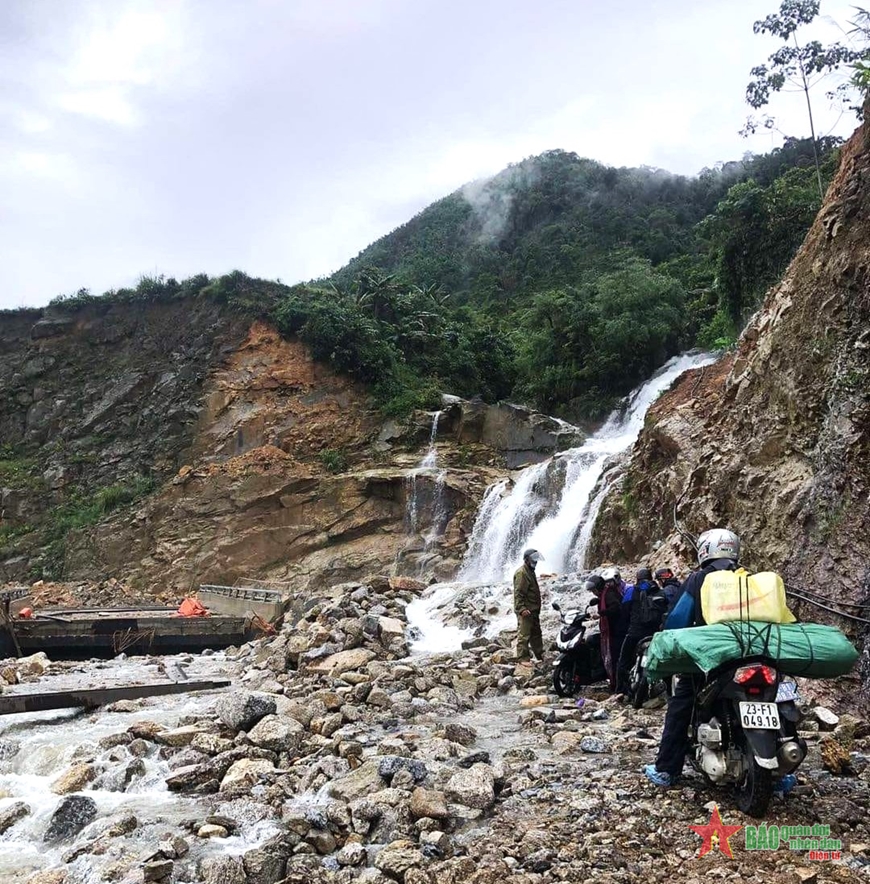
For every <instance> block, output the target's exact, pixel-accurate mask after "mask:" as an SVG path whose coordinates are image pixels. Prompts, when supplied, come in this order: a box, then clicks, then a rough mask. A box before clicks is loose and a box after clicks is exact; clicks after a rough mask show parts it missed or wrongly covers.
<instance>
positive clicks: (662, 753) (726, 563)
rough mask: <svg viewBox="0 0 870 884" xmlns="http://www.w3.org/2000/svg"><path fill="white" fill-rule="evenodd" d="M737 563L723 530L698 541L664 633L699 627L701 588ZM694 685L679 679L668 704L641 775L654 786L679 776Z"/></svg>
mask: <svg viewBox="0 0 870 884" xmlns="http://www.w3.org/2000/svg"><path fill="white" fill-rule="evenodd" d="M739 560H740V538H739V537H738V536H737V535H736V534H735V533H734V532H733V531H728V530H727V529H726V528H713V529H712V530H710V531H705V532H704V533H703V534H702V535H701V536H700V537H699V538H698V564H699V565H700V566H701V567H700V568H699V569H698V570H697V571H693V572H692V573H691V574H690V575H689V576H688V577H687V578H686V580H685V581H684V582H683V585H682V586H681V587H680V591H679V595H678V596H677V601H676V603H675V604H674V606H673V608H672V609H671V612H670V614H668V617H667V620H665V629H684V628H686V627H688V626H703V625H704V616H703V614H702V613H701V586H703V584H704V581H705V580H706V579H707V575H708V574H710V573H712V572H713V571H723V570H729V571H734V570H736V569H737V563H738V561H739ZM696 690H697V685H696V684H695V680H694V679H693V678H690V677H687V676H683V677H681V678H680V679H679V680H678V681H677V686H676V688H675V689H674V692H673V694H672V695H671V697H670V699H669V700H668V711H667V713H666V715H665V726H664V729H663V730H662V741H661V743H660V745H659V751H658V755H657V756H656V762H655V764H648V765H646V767H644V769H643V772H644V774H645V775H646V777H647V779H649V780H651V781H652V782H653V783H655V784H656V785H657V786H672V785H674V784H675V783H676V781H677V780H678V779H679V777H680V774H681V773H682V772H683V762H684V761H685V758H686V750H687V749H688V748H689V736H688V732H689V724H690V723H691V720H692V707H693V706H694V705H695V693H696Z"/></svg>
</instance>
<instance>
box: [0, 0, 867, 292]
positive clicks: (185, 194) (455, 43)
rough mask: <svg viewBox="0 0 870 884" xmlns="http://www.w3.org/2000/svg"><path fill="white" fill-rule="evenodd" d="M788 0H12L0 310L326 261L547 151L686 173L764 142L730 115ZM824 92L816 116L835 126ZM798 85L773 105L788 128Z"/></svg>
mask: <svg viewBox="0 0 870 884" xmlns="http://www.w3.org/2000/svg"><path fill="white" fill-rule="evenodd" d="M777 5H778V0H770V2H765V0H603V2H599V0H535V2H530V0H129V2H128V0H93V2H89V0H0V243H2V260H0V307H16V306H20V305H24V304H37V305H38V304H44V303H46V302H47V301H48V300H49V299H51V298H52V297H54V296H55V295H57V294H59V293H62V292H71V291H74V290H76V289H78V288H81V287H83V286H84V287H88V288H90V289H92V290H93V291H96V292H101V291H104V290H105V289H108V288H112V287H119V286H122V285H130V284H134V283H135V282H136V280H137V279H138V278H139V277H140V276H141V275H142V274H157V273H165V274H167V275H171V276H176V277H178V278H182V277H185V276H189V275H191V274H193V273H197V272H205V273H209V274H212V275H215V274H219V273H223V272H226V271H228V270H231V269H233V268H239V269H241V270H244V271H246V272H248V273H250V274H252V275H257V276H265V277H271V278H276V277H277V278H281V279H282V280H284V281H285V282H296V281H299V280H303V279H310V278H312V277H315V276H320V275H324V274H328V273H330V272H331V271H333V270H337V269H338V268H339V267H340V266H341V265H342V264H344V263H345V262H346V261H347V260H348V259H350V258H351V257H353V256H354V255H356V254H357V252H359V251H360V250H361V249H362V248H364V247H365V246H366V245H367V244H368V243H370V242H371V241H373V240H374V239H376V238H377V237H379V236H381V235H383V234H385V233H387V232H389V231H390V230H392V229H393V228H394V227H396V226H397V225H399V224H401V223H402V222H403V221H406V220H407V219H408V218H409V217H410V216H411V215H413V214H414V213H415V212H417V211H419V210H420V209H421V208H423V207H424V206H425V205H427V204H428V203H429V202H431V201H432V200H434V199H437V198H438V197H440V196H443V195H445V194H447V193H449V192H450V191H452V190H454V189H456V188H457V187H459V186H461V185H462V184H464V183H465V182H467V181H469V180H472V179H474V178H477V177H480V176H483V175H487V174H491V173H494V172H497V171H498V170H499V169H501V168H503V167H504V166H505V165H507V164H508V163H509V162H512V161H517V160H521V159H523V158H524V157H526V156H529V155H531V154H534V153H540V152H541V151H543V150H548V149H551V148H564V149H565V150H573V151H576V152H577V153H578V154H580V155H582V156H589V157H593V158H595V159H598V160H601V161H602V162H606V163H610V164H614V165H640V164H648V165H654V166H660V167H662V168H665V169H669V170H671V171H674V172H682V173H687V174H694V173H696V172H698V171H699V170H700V169H701V168H703V167H704V166H706V165H712V164H713V163H715V162H716V161H718V160H728V159H737V158H739V157H740V156H741V155H742V154H743V152H744V151H746V150H749V149H751V150H754V151H763V150H768V149H770V148H771V147H773V146H776V145H777V144H779V143H781V140H782V139H781V136H779V135H777V134H774V133H771V132H763V133H761V134H759V135H757V136H756V137H755V138H753V139H750V140H749V141H746V140H744V139H742V138H741V137H740V136H739V135H738V134H737V132H738V130H739V129H740V128H741V125H742V124H743V121H744V119H745V117H746V114H747V112H748V108H747V107H746V105H745V104H744V103H743V93H744V89H745V86H746V82H747V79H748V71H749V69H750V68H751V67H752V66H753V65H755V64H758V63H760V62H762V61H763V60H764V59H765V58H766V56H767V55H768V54H769V53H770V51H772V50H773V49H774V48H775V47H776V45H777V43H776V41H772V40H770V39H765V38H763V37H757V36H754V35H753V33H752V23H753V21H754V20H755V19H757V18H760V17H763V16H764V15H765V14H766V13H768V12H770V11H773V10H774V9H775V8H776V7H777ZM852 6H853V0H845V2H843V0H822V15H823V16H830V17H831V18H833V19H836V20H837V21H838V22H839V23H840V24H842V25H844V26H847V24H846V23H847V21H848V19H849V17H850V15H852V12H853V11H852ZM818 30H819V33H820V36H821V37H822V38H823V39H825V38H838V37H841V36H842V35H841V34H839V33H838V32H837V31H836V30H835V28H834V27H833V24H832V23H831V22H830V21H829V22H827V23H825V22H823V23H821V24H820V25H819V29H818ZM823 92H824V89H821V90H819V92H818V94H817V98H816V105H817V112H818V116H819V117H820V118H821V125H820V126H819V129H820V130H821V133H822V134H824V133H826V132H828V131H830V130H831V128H832V127H833V126H836V127H837V128H836V129H835V131H836V132H837V133H839V134H849V133H850V132H851V131H852V129H853V128H854V125H855V121H854V120H853V119H849V118H847V117H843V118H842V119H840V120H839V122H837V120H838V115H839V114H838V112H836V111H834V110H832V109H829V108H828V107H827V102H826V100H825V98H824V95H823ZM802 101H803V99H802V97H801V96H798V95H795V96H788V97H783V98H781V99H776V101H775V103H774V105H773V106H772V112H774V113H775V114H776V116H777V119H778V122H779V123H780V125H781V126H782V128H783V129H784V130H785V131H788V132H789V133H790V134H797V135H805V134H808V128H807V124H806V120H805V108H804V106H803V104H802Z"/></svg>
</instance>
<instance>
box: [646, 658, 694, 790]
mask: <svg viewBox="0 0 870 884" xmlns="http://www.w3.org/2000/svg"><path fill="white" fill-rule="evenodd" d="M696 692H697V685H696V683H695V679H694V678H692V677H691V676H690V675H681V676H680V679H679V681H678V682H677V687H676V688H675V689H674V693H673V694H672V695H671V697H670V698H669V699H668V711H667V713H666V715H665V726H664V729H663V730H662V741H661V745H660V746H659V754H658V755H657V756H656V770H657V771H660V772H661V773H669V774H673V775H674V776H679V775H680V774H681V773H682V772H683V762H684V761H685V759H686V750H687V749H688V748H689V725H690V724H691V723H692V708H693V707H694V705H695V694H696Z"/></svg>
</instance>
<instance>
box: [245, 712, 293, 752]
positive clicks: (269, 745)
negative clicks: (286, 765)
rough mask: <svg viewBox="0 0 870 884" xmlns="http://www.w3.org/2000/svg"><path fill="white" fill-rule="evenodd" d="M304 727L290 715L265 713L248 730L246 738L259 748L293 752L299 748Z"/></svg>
mask: <svg viewBox="0 0 870 884" xmlns="http://www.w3.org/2000/svg"><path fill="white" fill-rule="evenodd" d="M304 736H305V728H304V727H303V726H302V725H301V724H300V723H299V722H298V721H296V719H295V718H290V716H280V717H279V716H277V715H267V716H266V717H265V718H261V719H260V721H259V722H257V724H255V725H254V727H252V728H251V730H250V731H249V732H248V739H249V740H250V741H251V742H252V743H253V744H254V745H255V746H259V747H260V748H261V749H271V750H272V751H273V752H293V751H295V750H296V749H297V748H299V744H300V743H301V742H302V739H303V737H304Z"/></svg>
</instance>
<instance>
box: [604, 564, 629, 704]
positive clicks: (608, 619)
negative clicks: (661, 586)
mask: <svg viewBox="0 0 870 884" xmlns="http://www.w3.org/2000/svg"><path fill="white" fill-rule="evenodd" d="M601 579H602V580H603V581H604V585H603V586H602V588H601V593H600V595H599V596H598V616H599V618H600V622H601V662H602V663H604V670H605V672H606V673H607V680H608V681H609V682H610V692H611V693H614V692H615V691H616V672H617V664H618V662H619V652H620V651H621V650H622V642H623V641H624V639H625V633H626V627H627V626H628V624H627V623H625V622H624V620H623V617H622V596H623V594H624V593H625V583H624V582H623V580H622V577H620V575H619V571H617V570H616V568H605V569H604V570H603V571H602V572H601Z"/></svg>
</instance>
